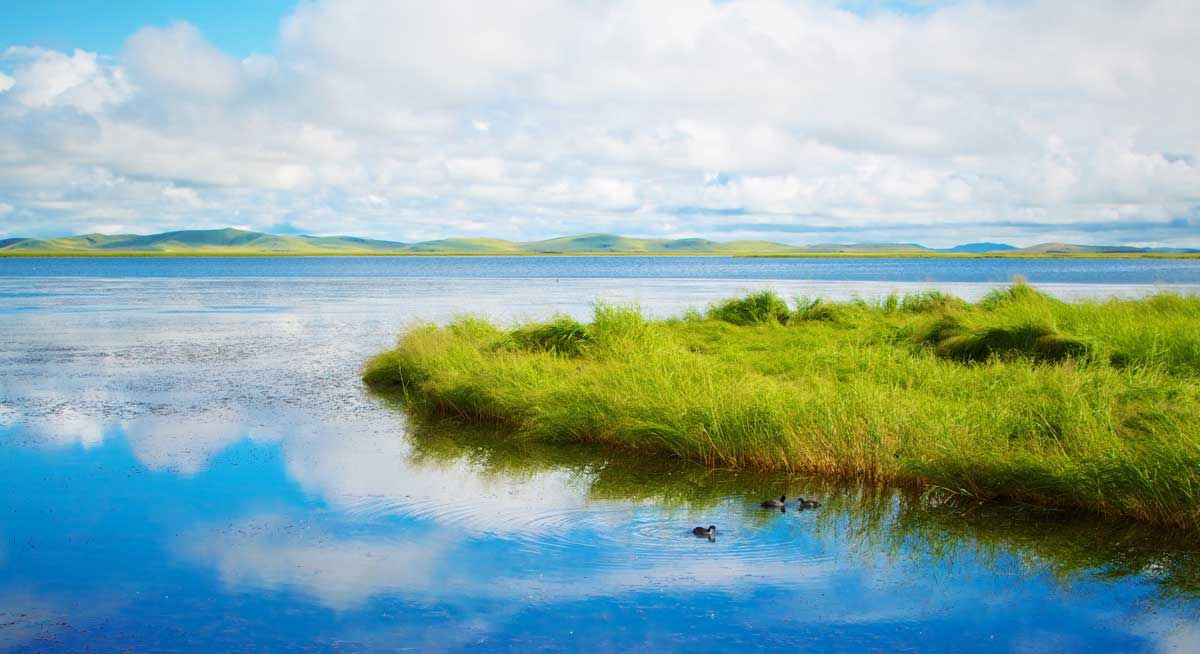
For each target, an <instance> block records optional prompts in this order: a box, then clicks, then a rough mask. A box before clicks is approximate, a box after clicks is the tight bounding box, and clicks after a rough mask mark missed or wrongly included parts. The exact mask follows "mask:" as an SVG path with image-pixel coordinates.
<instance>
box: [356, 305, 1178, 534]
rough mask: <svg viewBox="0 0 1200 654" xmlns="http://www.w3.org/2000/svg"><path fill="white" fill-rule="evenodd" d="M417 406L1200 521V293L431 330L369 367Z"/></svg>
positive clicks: (712, 459) (636, 443)
mask: <svg viewBox="0 0 1200 654" xmlns="http://www.w3.org/2000/svg"><path fill="white" fill-rule="evenodd" d="M364 379H365V380H366V381H367V383H368V384H370V385H371V386H372V387H374V388H380V389H387V388H392V389H399V390H400V391H401V392H402V393H403V396H404V398H405V399H406V401H407V402H408V404H409V405H410V406H411V407H412V408H414V409H416V410H419V411H425V412H429V413H431V414H438V415H449V416H454V417H457V418H460V419H463V420H467V421H471V422H477V423H486V424H492V425H498V426H502V427H503V428H505V429H507V430H508V431H510V432H511V433H512V434H513V435H514V437H516V438H519V439H527V440H530V441H544V442H587V443H602V444H605V445H609V446H616V447H621V448H626V449H629V450H634V451H638V452H645V453H647V454H667V455H671V456H676V457H680V458H684V459H690V460H695V461H699V462H702V463H705V464H707V465H709V466H714V467H731V468H732V467H736V468H756V469H765V470H786V471H795V472H809V473H819V474H823V475H829V476H832V477H842V478H854V479H863V480H868V481H880V482H890V483H899V484H908V485H912V486H914V487H938V488H941V489H945V490H947V491H950V492H953V493H956V494H962V495H971V496H975V497H979V498H985V499H987V498H1008V499H1012V500H1016V501H1023V502H1031V503H1037V504H1042V505H1050V506H1060V507H1071V508H1079V509H1087V510H1091V511H1096V512H1099V513H1104V514H1108V515H1112V516H1122V517H1127V518H1132V519H1136V520H1144V521H1148V522H1153V523H1157V524H1163V525H1172V526H1178V527H1188V528H1195V527H1197V526H1200V427H1198V426H1197V425H1200V298H1195V297H1182V296H1175V295H1158V296H1154V297H1151V298H1147V299H1143V300H1111V301H1105V302H1081V303H1066V302H1061V301H1058V300H1055V299H1053V298H1050V297H1048V296H1045V295H1043V294H1041V293H1039V292H1038V291H1037V290H1036V289H1034V288H1032V287H1029V286H1027V285H1025V284H1017V285H1014V286H1013V287H1012V288H1009V289H1005V290H1003V291H1001V292H997V293H993V294H992V295H989V296H988V297H987V298H985V299H984V300H983V301H981V302H979V303H977V304H973V305H972V304H968V303H966V302H963V301H962V300H959V299H957V298H953V297H950V296H945V295H941V294H931V293H926V294H921V295H918V296H908V297H905V298H888V299H884V300H882V301H879V302H872V303H868V302H863V301H855V302H846V303H831V302H825V301H819V302H817V301H812V300H798V301H797V303H796V305H795V306H793V307H789V306H788V305H787V303H786V302H784V301H783V300H782V299H780V298H778V297H777V296H775V295H773V294H770V293H758V294H754V295H751V296H748V297H746V298H740V299H735V300H730V301H727V302H723V303H719V304H717V305H714V306H713V307H711V308H710V310H709V311H708V312H707V313H705V314H700V313H697V312H693V313H691V314H689V315H688V316H687V317H686V318H684V319H672V320H648V319H646V318H645V317H643V315H642V314H641V313H640V312H638V311H637V310H636V309H632V308H621V307H611V306H600V307H597V309H596V313H595V316H594V319H593V320H592V322H591V323H588V324H583V323H577V322H575V321H571V320H569V319H556V320H554V321H551V322H549V323H543V324H537V325H526V326H522V327H518V328H516V329H502V328H500V327H497V326H495V325H493V324H491V323H488V322H487V321H484V320H480V319H477V318H472V319H462V320H459V321H455V322H454V323H451V324H450V325H447V326H445V327H437V326H429V325H427V326H420V327H416V328H414V329H411V330H409V331H408V332H406V333H405V334H404V335H403V336H402V338H401V340H400V343H399V346H398V347H397V348H396V349H394V350H391V351H388V352H386V353H383V354H381V355H379V356H378V357H376V358H375V359H373V360H372V361H371V362H369V363H368V365H367V367H366V369H365V371H364Z"/></svg>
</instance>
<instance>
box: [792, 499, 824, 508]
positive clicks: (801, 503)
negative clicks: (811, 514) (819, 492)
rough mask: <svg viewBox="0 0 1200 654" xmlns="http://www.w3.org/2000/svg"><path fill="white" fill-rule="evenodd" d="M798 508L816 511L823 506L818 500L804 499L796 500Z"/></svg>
mask: <svg viewBox="0 0 1200 654" xmlns="http://www.w3.org/2000/svg"><path fill="white" fill-rule="evenodd" d="M796 506H798V507H800V508H802V509H815V508H817V507H818V506H821V503H820V502H818V501H816V500H806V499H804V498H803V497H799V498H796Z"/></svg>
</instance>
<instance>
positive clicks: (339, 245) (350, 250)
mask: <svg viewBox="0 0 1200 654" xmlns="http://www.w3.org/2000/svg"><path fill="white" fill-rule="evenodd" d="M1196 252H1200V250H1185V249H1174V248H1133V247H1124V246H1097V245H1072V244H1069V243H1043V244H1040V245H1034V246H1032V247H1028V248H1016V247H1014V246H1012V245H1007V244H1004V243H968V244H965V245H958V246H955V247H952V248H944V249H932V248H927V247H924V246H922V245H917V244H915V243H850V244H839V243H822V244H817V245H787V244H784V243H775V242H772V241H710V240H707V239H703V238H681V239H648V238H630V237H626V236H616V235H614V234H580V235H578V236H563V237H560V238H551V239H546V240H543V241H529V242H517V241H505V240H501V239H492V238H446V239H440V240H436V241H422V242H420V243H402V242H398V241H381V240H373V239H366V238H358V237H354V236H294V235H280V234H264V233H262V232H251V231H246V230H241V229H191V230H182V231H175V232H164V233H162V234H149V235H137V234H114V235H106V234H84V235H82V236H67V237H62V238H48V239H36V238H6V239H3V240H0V255H5V254H8V255H21V254H25V255H38V254H45V255H78V256H95V255H105V254H110V255H119V254H165V255H170V254H179V255H221V254H227V255H239V254H297V255H303V254H405V253H409V254H453V253H458V254H603V253H614V254H638V253H642V254H672V253H674V254H767V255H770V254H782V255H789V254H790V255H805V254H908V255H922V254H928V255H937V254H941V253H951V254H987V253H1001V254H1003V253H1007V254H1018V255H1019V254H1050V255H1053V254H1097V253H1099V254H1125V253H1131V254H1138V253H1164V254H1172V253H1196Z"/></svg>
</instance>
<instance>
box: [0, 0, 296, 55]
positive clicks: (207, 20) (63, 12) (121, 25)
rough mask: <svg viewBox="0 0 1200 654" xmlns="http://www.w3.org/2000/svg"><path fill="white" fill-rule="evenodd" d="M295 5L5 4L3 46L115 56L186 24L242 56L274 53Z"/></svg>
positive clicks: (257, 0) (56, 0)
mask: <svg viewBox="0 0 1200 654" xmlns="http://www.w3.org/2000/svg"><path fill="white" fill-rule="evenodd" d="M295 4H296V3H295V2H294V0H244V1H242V2H230V1H228V0H222V1H218V0H213V1H211V2H197V1H196V0H141V1H140V2H136V1H130V0H125V1H123V2H122V1H113V0H108V1H100V0H73V1H72V0H36V1H35V2H30V1H28V0H6V1H5V2H4V3H3V5H4V9H3V15H4V20H3V21H0V44H4V45H16V44H21V45H35V46H40V47H43V48H50V49H53V50H61V51H70V50H73V49H75V48H82V49H84V50H91V51H93V52H100V53H104V54H115V53H118V52H120V50H121V46H122V45H123V44H124V43H125V39H127V38H129V35H131V34H133V33H134V32H136V31H137V30H138V29H140V28H142V27H145V26H147V25H157V26H165V25H169V24H170V23H173V22H175V21H178V20H186V21H188V22H189V23H192V24H193V25H195V26H196V27H197V28H199V29H200V31H201V32H203V33H204V35H205V38H207V39H208V40H209V41H210V42H211V43H212V44H213V45H215V46H217V47H218V48H220V49H221V50H223V51H225V52H228V53H229V54H232V55H234V56H238V57H244V56H246V55H249V54H251V53H254V52H270V51H271V50H272V49H273V48H274V45H275V35H276V32H277V31H278V30H279V21H280V20H281V19H282V18H283V17H284V16H285V15H286V14H287V13H288V12H289V11H290V10H291V8H292V6H293V5H295Z"/></svg>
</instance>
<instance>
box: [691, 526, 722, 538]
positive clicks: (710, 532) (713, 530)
mask: <svg viewBox="0 0 1200 654" xmlns="http://www.w3.org/2000/svg"><path fill="white" fill-rule="evenodd" d="M692 533H693V534H695V535H697V536H705V537H708V538H712V537H713V536H716V535H717V527H716V525H709V526H708V529H705V528H704V527H696V528H694V529H692Z"/></svg>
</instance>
